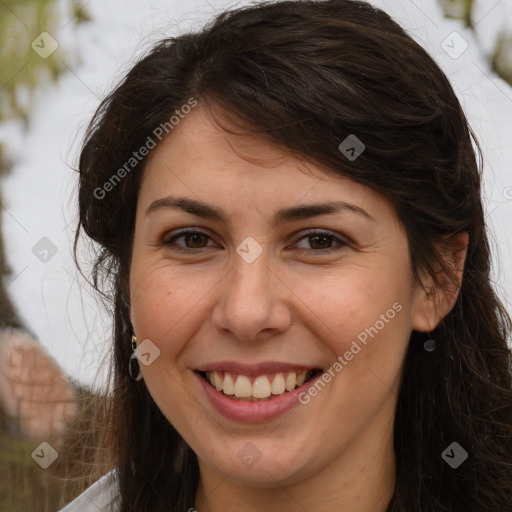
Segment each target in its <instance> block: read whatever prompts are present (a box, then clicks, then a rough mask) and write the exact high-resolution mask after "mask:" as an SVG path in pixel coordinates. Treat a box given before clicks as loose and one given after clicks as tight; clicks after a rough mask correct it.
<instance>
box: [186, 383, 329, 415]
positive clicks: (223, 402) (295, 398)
mask: <svg viewBox="0 0 512 512" xmlns="http://www.w3.org/2000/svg"><path fill="white" fill-rule="evenodd" d="M195 375H196V377H197V378H198V379H199V381H200V382H201V385H202V386H203V389H204V391H205V393H206V396H207V397H208V398H209V400H210V402H211V404H212V405H213V407H214V408H215V409H216V410H217V411H218V412H219V413H221V414H222V415H223V416H226V417H227V418H229V419H231V420H235V421H243V422H248V423H256V422H262V421H269V420H273V419H275V418H278V417H279V416H282V415H284V414H286V413H287V412H288V411H291V410H292V409H293V408H294V407H296V406H297V405H302V404H301V403H300V401H299V395H300V394H301V393H303V392H304V391H306V390H307V389H308V388H310V387H311V386H312V385H313V384H314V382H315V381H316V380H317V379H318V378H320V377H321V376H322V375H321V374H319V375H318V376H317V377H315V378H313V379H311V380H309V381H308V382H306V383H304V384H303V385H302V386H300V387H298V388H296V389H294V390H293V391H285V392H284V393H283V394H282V395H279V396H276V397H275V398H272V399H271V400H265V401H261V402H246V401H243V400H234V399H232V398H229V397H228V396H226V395H225V394H224V393H222V392H221V391H217V389H216V388H214V387H213V386H211V385H210V384H208V382H206V380H205V379H204V378H203V377H202V376H201V375H200V374H198V373H195Z"/></svg>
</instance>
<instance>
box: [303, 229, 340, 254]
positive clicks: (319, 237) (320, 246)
mask: <svg viewBox="0 0 512 512" xmlns="http://www.w3.org/2000/svg"><path fill="white" fill-rule="evenodd" d="M302 240H306V243H307V244H308V245H309V247H300V250H304V249H306V250H308V249H309V250H313V251H317V252H319V251H322V252H326V251H330V250H336V249H340V248H342V247H344V246H347V245H348V243H347V242H345V240H342V239H341V238H339V237H337V236H334V235H333V234H332V233H330V232H328V231H313V232H310V233H307V234H306V235H305V236H303V237H301V238H300V239H299V240H298V241H297V243H299V242H301V241H302Z"/></svg>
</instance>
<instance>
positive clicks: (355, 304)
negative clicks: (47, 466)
mask: <svg viewBox="0 0 512 512" xmlns="http://www.w3.org/2000/svg"><path fill="white" fill-rule="evenodd" d="M242 156H243V157H244V158H243V157H242ZM342 158H343V157H342ZM347 163H349V162H347ZM187 233H188V234H187ZM193 233H195V234H193ZM130 295H131V315H132V322H133V326H134V330H135V333H136V336H137V339H138V343H139V344H140V343H142V342H143V341H144V340H149V341H145V345H144V347H143V349H140V353H142V363H146V364H141V370H142V373H143V377H144V381H145V384H146V385H147V387H148V389H149V391H150V393H151V395H152V397H153V398H154V400H155V402H156V403H157V404H158V406H159V408H160V409H161V411H162V412H163V414H164V415H165V416H166V417H167V418H168V420H169V421H170V422H171V423H172V424H173V425H174V427H175V428H176V429H177V430H178V431H179V432H180V434H181V435H182V436H183V438H184V439H185V440H186V441H187V442H188V443H189V445H190V446H191V447H192V449H193V450H194V451H195V453H196V454H197V455H198V457H199V461H200V466H201V471H202V472H204V471H206V470H208V471H213V472H216V473H219V475H220V474H223V475H230V478H235V479H237V480H238V481H243V482H247V483H250V484H252V485H263V486H265V485H266V486H270V485H274V484H275V482H276V481H280V483H282V484H292V483H294V482H300V481H302V480H304V479H308V478H314V477H315V476H318V475H320V474H321V473H322V471H325V470H327V469H328V468H329V469H333V468H339V469H342V468H343V466H345V469H348V468H349V467H352V468H354V467H357V464H358V461H362V460H365V461H368V460H369V459H370V460H371V459H372V458H379V457H383V458H384V457H387V456H388V455H390V453H391V455H392V437H393V428H392V427H393V418H394V411H395V405H396V400H397V394H398V390H399V384H400V378H401V370H402V364H403V360H404V355H405V352H406V349H407V345H408V341H409V336H410V334H411V330H412V329H418V330H427V328H428V326H426V325H425V322H426V319H425V314H424V311H425V307H426V303H427V299H426V298H425V294H424V293H423V291H422V289H421V288H420V287H419V286H418V285H417V284H416V282H415V281H414V279H413V276H412V272H411V267H410V261H409V253H408V246H407V239H406V235H405V233H404V231H403V229H402V227H401V225H400V223H399V221H398V218H397V216H396V214H395V212H394V210H393V208H392V207H391V206H390V204H389V203H388V202H387V201H386V200H385V198H383V197H382V196H381V195H379V194H378V193H376V192H374V191H373V190H371V189H370V188H367V187H365V186H363V185H360V184H358V183H355V182H354V181H351V180H349V179H346V178H342V177H339V176H336V175H334V174H333V173H332V172H327V171H326V170H325V169H322V168H320V167H316V166H314V165H311V164H306V163H305V162H303V161H301V160H300V159H295V158H292V157H290V156H286V154H285V153H283V152H281V151H280V150H279V149H278V148H277V147H275V146H272V145H269V144H268V143H265V142H264V141H263V140H260V139H258V138H254V137H253V138H243V137H240V136H238V137H237V136H230V135H228V134H227V133H225V132H223V131H221V130H219V129H218V128H217V127H216V126H215V125H214V124H213V123H212V122H211V121H210V120H209V118H208V116H207V115H206V114H205V111H204V109H202V108H201V107H200V106H199V107H197V108H196V109H195V110H193V111H192V112H191V113H190V114H189V115H188V116H187V117H186V118H185V119H184V120H182V121H181V122H180V124H179V125H178V126H176V127H175V128H174V130H173V131H172V132H171V135H170V136H169V137H168V138H167V139H164V140H163V141H162V142H161V143H160V145H159V146H157V147H156V148H155V149H154V150H153V152H152V153H151V154H150V156H149V159H148V161H147V166H146V168H145V171H144V177H143V180H142V184H141V188H140V194H139V200H138V206H137V216H136V227H135V236H134V242H133V259H132V266H131V274H130ZM127 343H129V340H127ZM144 354H146V355H144ZM144 359H145V360H144ZM147 363H149V364H147ZM310 377H312V380H309V381H306V382H304V383H302V382H303V381H304V379H307V378H310ZM210 379H211V382H213V384H212V383H211V382H210ZM141 385H142V384H141ZM286 388H288V390H287V389H286ZM219 389H220V390H219ZM390 451H391V452H390ZM391 458H392V457H391Z"/></svg>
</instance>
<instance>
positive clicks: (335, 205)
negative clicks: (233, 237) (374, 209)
mask: <svg viewBox="0 0 512 512" xmlns="http://www.w3.org/2000/svg"><path fill="white" fill-rule="evenodd" d="M162 209H164V210H168V209H171V210H182V211H184V212H187V213H190V214H192V215H196V216H197V217H201V218H203V219H210V220H216V221H221V222H224V223H225V224H227V223H228V221H227V215H226V214H225V212H224V211H223V210H221V209H220V208H218V207H216V206H213V205H211V204H208V203H204V202H203V201H198V200H196V199H191V198H187V197H173V196H169V197H163V198H161V199H157V200H156V201H154V202H153V203H151V205H150V206H149V207H148V208H147V209H146V216H148V215H150V214H151V213H153V212H155V211H157V210H162ZM342 211H348V212H352V213H355V214H357V215H359V216H361V217H364V218H366V219H367V220H371V221H374V220H375V219H374V218H373V217H372V216H371V215H370V214H369V213H368V212H367V211H366V210H363V209H362V208H361V207H360V206H357V205H355V204H352V203H347V202H345V201H327V202H323V203H315V204H302V205H299V206H292V207H288V208H281V209H280V210H278V211H277V212H276V214H275V215H274V218H273V227H275V226H277V225H279V224H284V223H285V222H292V221H296V220H302V219H308V218H310V217H317V216H319V215H329V214H333V213H338V212H342Z"/></svg>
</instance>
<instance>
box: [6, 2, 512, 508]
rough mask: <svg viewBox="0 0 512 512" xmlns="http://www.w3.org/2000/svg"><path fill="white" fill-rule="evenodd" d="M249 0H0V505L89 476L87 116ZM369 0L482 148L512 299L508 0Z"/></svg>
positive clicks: (103, 337) (93, 387) (102, 317)
mask: <svg viewBox="0 0 512 512" xmlns="http://www.w3.org/2000/svg"><path fill="white" fill-rule="evenodd" d="M248 3H250V2H241V1H231V2H228V1H225V0H210V1H209V2H208V1H206V0H186V1H181V0H166V1H163V0H162V1H157V0H145V1H140V0H139V1H136V0H101V1H100V0H81V1H77V0H12V1H9V0H5V1H2V0H0V272H1V275H2V286H1V288H0V474H1V475H2V478H0V512H26V511H29V510H30V511H35V512H39V511H41V512H53V511H56V510H58V509H59V508H60V507H62V506H63V504H65V503H66V502H68V501H70V500H71V499H72V498H73V497H74V496H75V495H76V494H77V493H78V492H79V491H80V490H81V489H82V488H83V487H84V486H86V485H87V484H89V483H90V482H88V481H87V480H81V476H82V474H83V473H84V469H85V467H86V465H87V464H92V463H93V460H92V451H93V449H94V445H95V442H96V441H95V437H94V436H89V437H83V436H82V437H81V436H80V434H76V436H75V438H74V439H73V440H72V442H71V443H70V441H69V440H67V439H68V438H66V440H65V437H64V436H65V435H66V434H68V437H69V433H70V428H71V429H73V431H74V430H76V431H77V432H78V431H79V430H80V427H82V426H87V422H88V421H92V419H91V418H92V412H91V413H90V414H88V413H87V404H90V403H92V402H91V400H92V399H93V398H94V397H95V396H98V395H100V394H101V393H102V392H103V391H104V390H105V387H106V383H107V373H106V368H107V367H108V357H109V349H110V334H109V333H110V319H109V316H108V314H107V311H106V310H105V309H104V308H103V307H102V306H101V304H100V303H99V301H98V300H97V298H96V297H95V295H94V293H93V291H92V289H91V288H90V286H89V285H88V284H87V282H86V281H85V280H84V278H83V277H81V276H80V274H79V273H78V271H77V269H76V266H75V264H74V262H73V259H72V239H73V235H74V228H75V227H76V220H77V211H76V198H75V194H76V173H75V172H74V170H73V169H74V168H76V163H77V155H78V151H79V148H80V143H81V141H82V136H83V133H84V129H85V127H86V126H87V123H88V122H89V120H90V118H91V116H92V114H93V113H94V110H95V109H96V107H97V106H98V105H99V102H100V101H101V100H102V99H103V98H104V97H105V95H106V94H107V93H108V92H109V91H110V90H111V89H112V87H113V86H114V85H115V84H116V83H117V81H118V80H120V78H121V77H122V75H123V73H124V72H126V71H127V70H128V69H129V68H130V67H131V65H132V64H133V62H134V60H135V59H136V58H137V56H138V55H140V54H141V53H143V52H144V51H146V50H147V49H148V48H149V47H150V46H151V45H152V44H153V43H154V42H156V41H157V40H158V39H160V38H162V37H166V36H170V35H177V34H179V33H182V32H185V31H189V30H193V29H196V28H199V27H200V26H201V25H202V24H203V23H204V22H205V21H206V20H208V19H210V18H211V17H212V16H213V15H215V14H216V13H217V12H219V11H221V10H223V9H225V8H229V7H235V6H241V5H245V4H248ZM253 3H258V2H257V1H255V2H253ZM370 3H372V4H375V5H376V6H378V7H381V8H383V9H384V10H386V11H387V12H389V13H390V14H391V15H392V16H393V17H394V18H395V19H396V20H397V21H398V22H399V23H400V24H401V25H402V26H404V27H405V28H406V30H407V31H408V32H409V33H410V34H411V35H412V36H413V37H414V38H415V39H416V40H417V41H418V42H420V44H422V45H423V46H424V47H425V48H426V49H427V50H428V51H429V53H430V54H431V55H432V56H433V57H434V59H435V60H436V61H437V62H438V64H439V65H440V66H441V68H442V69H443V70H444V71H445V73H446V74H447V76H448V77H449V79H450V81H451V82H452V84H453V86H454V88H455V90H456V92H457V94H458V96H459V98H460V100H461V102H462V104H463V107H464V109H465V111H466V113H467V115H468V118H469V121H470V123H471V125H472V127H473V129H474V131H475V132H476V135H477V137H478V139H479V141H480V143H481V145H482V148H483V152H484V185H485V190H484V196H485V206H486V212H487V219H488V222H489V225H490V228H491V234H492V237H493V240H494V254H495V261H494V274H493V276H494V280H495V282H496V286H497V289H498V292H499V294H500V295H501V297H502V298H503V300H504V301H505V303H506V305H507V306H508V308H509V311H510V310H512V308H511V304H512V230H511V229H510V219H511V218H512V2H511V1H510V0H389V1H384V0H372V1H371V2H370ZM298 44H300V42H298ZM87 254H88V253H87V247H84V250H83V258H82V256H81V259H82V261H83V264H84V268H85V269H86V270H87V268H88V267H87V262H88V259H87ZM84 408H85V409H84ZM84 410H85V414H83V413H84ZM79 413H82V414H81V415H80V416H78V415H79ZM78 418H80V422H81V423H77V421H78V420H77V419H78ZM84 422H85V423H84ZM71 438H72V436H71ZM84 446H86V447H88V449H89V452H88V453H89V454H90V460H86V461H82V462H81V463H79V460H78V459H79V458H80V457H79V455H78V452H79V451H80V449H81V448H83V447H84ZM84 462H85V465H84ZM64 481H68V482H69V481H72V482H73V481H76V482H77V485H76V486H69V485H64Z"/></svg>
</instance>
